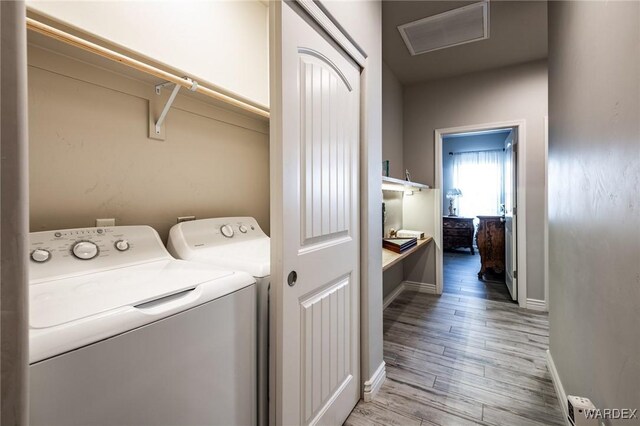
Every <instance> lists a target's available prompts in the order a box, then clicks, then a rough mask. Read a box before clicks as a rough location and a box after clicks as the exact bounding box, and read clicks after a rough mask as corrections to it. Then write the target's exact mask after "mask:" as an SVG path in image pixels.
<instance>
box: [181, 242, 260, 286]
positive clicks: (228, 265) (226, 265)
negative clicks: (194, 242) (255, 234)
mask: <svg viewBox="0 0 640 426" xmlns="http://www.w3.org/2000/svg"><path fill="white" fill-rule="evenodd" d="M180 254H181V257H182V258H183V259H186V260H191V261H195V262H204V263H207V264H209V265H213V266H217V267H219V268H223V269H231V270H234V271H242V272H246V273H248V274H249V275H252V276H254V277H256V278H264V277H267V276H269V275H271V242H270V239H269V238H268V237H265V238H260V239H254V240H249V241H240V242H237V243H236V242H234V243H230V244H224V245H219V246H215V245H214V246H209V247H196V248H192V249H191V250H188V251H186V252H184V253H180Z"/></svg>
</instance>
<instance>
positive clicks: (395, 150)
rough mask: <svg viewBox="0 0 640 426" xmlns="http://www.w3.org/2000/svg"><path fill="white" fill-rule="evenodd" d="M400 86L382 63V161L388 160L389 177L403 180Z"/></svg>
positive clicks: (389, 69)
mask: <svg viewBox="0 0 640 426" xmlns="http://www.w3.org/2000/svg"><path fill="white" fill-rule="evenodd" d="M402 145H403V136H402V85H400V82H399V81H398V79H397V78H396V76H395V74H394V73H393V71H391V68H389V67H388V66H387V65H386V64H385V63H384V62H383V63H382V160H383V161H385V160H389V176H391V177H394V178H397V179H404V178H405V176H404V162H403V158H402V149H403V148H402Z"/></svg>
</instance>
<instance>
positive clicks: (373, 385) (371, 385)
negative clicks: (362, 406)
mask: <svg viewBox="0 0 640 426" xmlns="http://www.w3.org/2000/svg"><path fill="white" fill-rule="evenodd" d="M386 377H387V370H386V368H385V363H384V361H382V363H381V364H380V365H379V366H378V369H377V370H376V372H375V373H373V376H372V377H371V378H370V379H369V380H367V381H366V382H364V392H363V399H364V402H370V401H372V400H373V399H374V398H375V397H376V395H377V394H378V391H379V390H380V388H381V387H382V384H383V383H384V379H386Z"/></svg>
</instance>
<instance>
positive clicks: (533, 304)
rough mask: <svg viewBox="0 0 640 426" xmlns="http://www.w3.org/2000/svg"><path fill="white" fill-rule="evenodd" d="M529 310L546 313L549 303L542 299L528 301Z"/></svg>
mask: <svg viewBox="0 0 640 426" xmlns="http://www.w3.org/2000/svg"><path fill="white" fill-rule="evenodd" d="M527 309H531V310H533V311H545V312H546V310H547V302H545V301H544V300H540V299H527Z"/></svg>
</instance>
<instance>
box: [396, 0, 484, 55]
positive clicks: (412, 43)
mask: <svg viewBox="0 0 640 426" xmlns="http://www.w3.org/2000/svg"><path fill="white" fill-rule="evenodd" d="M398 31H400V35H401V36H402V39H403V40H404V42H405V44H406V45H407V48H408V49H409V52H410V53H411V55H412V56H415V55H421V54H423V53H427V52H433V51H434V50H440V49H445V48H447V47H453V46H458V45H461V44H465V43H471V42H474V41H480V40H485V39H488V38H489V2H488V1H482V2H478V3H473V4H470V5H468V6H464V7H460V8H457V9H452V10H448V11H446V12H443V13H440V14H438V15H433V16H428V17H426V18H423V19H419V20H417V21H413V22H409V23H407V24H403V25H400V26H398Z"/></svg>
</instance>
